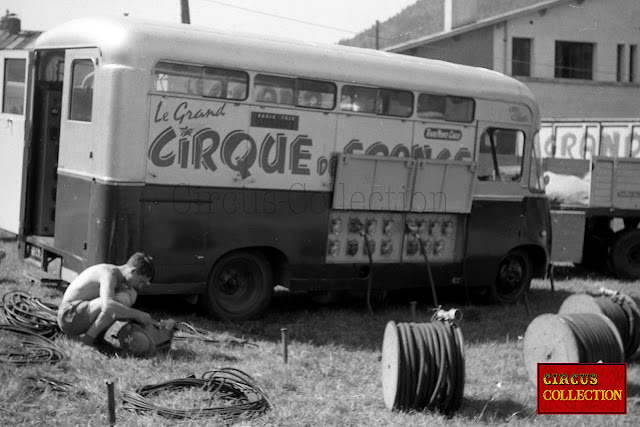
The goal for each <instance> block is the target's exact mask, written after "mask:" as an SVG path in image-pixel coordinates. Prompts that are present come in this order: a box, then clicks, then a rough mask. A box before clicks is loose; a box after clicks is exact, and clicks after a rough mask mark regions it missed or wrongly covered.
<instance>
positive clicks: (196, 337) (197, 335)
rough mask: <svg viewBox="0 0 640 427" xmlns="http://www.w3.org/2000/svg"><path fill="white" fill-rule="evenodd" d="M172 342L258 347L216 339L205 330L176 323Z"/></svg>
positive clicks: (237, 341)
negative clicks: (188, 341) (189, 341)
mask: <svg viewBox="0 0 640 427" xmlns="http://www.w3.org/2000/svg"><path fill="white" fill-rule="evenodd" d="M173 339H174V340H185V341H186V340H193V341H202V342H208V343H212V344H229V345H247V346H254V347H258V344H255V343H252V342H249V340H241V339H237V338H227V339H218V338H215V337H214V336H213V334H212V333H211V332H210V331H207V330H206V329H201V328H196V327H195V326H193V325H191V324H189V323H187V322H178V323H176V332H175V334H174V335H173Z"/></svg>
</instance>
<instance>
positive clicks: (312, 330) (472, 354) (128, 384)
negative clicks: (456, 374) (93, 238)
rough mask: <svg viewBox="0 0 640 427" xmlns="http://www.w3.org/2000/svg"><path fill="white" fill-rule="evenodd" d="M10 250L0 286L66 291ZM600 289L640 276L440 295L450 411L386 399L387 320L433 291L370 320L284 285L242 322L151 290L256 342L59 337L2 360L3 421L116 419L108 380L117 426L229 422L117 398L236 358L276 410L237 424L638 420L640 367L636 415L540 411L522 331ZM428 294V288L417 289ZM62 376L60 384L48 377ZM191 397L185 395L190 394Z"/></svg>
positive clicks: (52, 295)
mask: <svg viewBox="0 0 640 427" xmlns="http://www.w3.org/2000/svg"><path fill="white" fill-rule="evenodd" d="M0 249H4V250H5V251H6V252H7V258H6V259H5V260H4V261H3V262H2V263H1V264H0V295H4V294H5V293H6V292H8V291H11V290H22V291H26V292H28V293H30V294H31V295H33V296H36V297H38V298H40V299H41V300H42V301H45V302H51V303H56V304H57V303H58V302H59V301H60V298H61V296H62V290H60V289H58V288H55V287H47V286H42V285H40V284H32V283H31V282H29V280H28V279H27V278H26V277H25V275H24V271H25V270H31V269H32V267H30V266H28V265H25V264H23V263H22V262H20V261H19V260H18V255H17V249H16V243H15V242H14V241H7V240H5V241H0ZM600 286H606V287H609V288H612V289H617V290H620V291H622V292H624V293H626V294H628V295H630V296H633V297H634V298H636V299H638V298H640V286H639V284H638V283H630V282H618V281H615V280H607V279H600V278H597V277H590V276H588V275H585V274H583V273H582V272H580V271H578V270H576V269H568V268H565V269H561V270H559V271H558V274H557V278H556V282H555V292H553V293H552V292H551V291H550V285H549V282H543V281H535V282H534V284H533V287H532V290H531V292H530V293H529V298H528V300H529V303H528V310H527V306H526V305H525V304H522V303H521V304H516V305H509V306H491V305H473V304H470V303H468V302H467V300H466V299H465V297H464V295H462V296H456V295H447V294H446V293H445V292H440V293H439V297H440V299H441V303H443V305H444V306H445V308H450V307H457V308H459V309H460V310H462V312H463V314H464V318H463V320H462V321H460V322H459V325H460V327H461V329H462V332H463V334H464V338H465V352H466V380H465V392H464V401H463V403H462V407H461V409H460V410H459V411H458V412H457V413H456V414H455V415H454V416H453V417H452V418H446V417H444V416H443V415H439V414H432V413H401V412H390V411H388V410H387V409H386V407H385V405H384V402H383V398H382V385H381V368H380V358H381V346H382V339H383V334H384V328H385V325H386V323H387V321H389V320H395V321H399V322H404V321H410V320H411V318H410V316H411V315H410V310H409V302H410V301H411V300H418V306H417V308H418V310H417V316H418V318H417V321H419V322H426V321H428V320H429V317H430V314H429V313H428V304H429V300H428V297H429V295H430V291H429V290H428V289H426V288H425V290H424V291H415V292H414V293H413V294H412V295H408V294H406V293H405V294H397V295H392V296H391V298H390V300H389V301H388V303H387V304H386V306H385V307H384V308H377V309H376V312H375V317H374V318H372V317H371V316H370V315H369V313H368V312H367V310H366V307H365V303H364V300H362V299H357V298H346V299H344V300H342V301H341V302H340V303H338V304H333V305H328V306H321V305H318V304H315V303H313V302H312V301H311V300H310V299H308V298H307V297H305V296H304V295H294V294H289V293H287V292H278V293H277V294H276V295H275V297H274V301H273V303H272V305H271V307H270V309H269V311H268V312H267V314H266V316H265V317H264V318H263V319H261V320H258V321H251V322H243V323H227V322H217V321H212V320H210V319H207V318H205V317H200V316H198V315H195V314H193V313H192V312H191V306H190V305H188V304H187V303H183V302H181V301H179V300H176V299H175V298H172V299H167V298H144V299H142V300H141V304H142V308H143V309H145V310H147V311H149V312H150V313H151V314H152V315H153V316H154V318H157V319H164V318H173V319H175V320H178V321H186V322H189V323H190V324H192V325H194V326H196V327H199V328H206V329H208V330H210V331H212V332H213V333H215V334H216V336H218V337H220V338H221V339H223V338H230V337H235V338H243V339H248V340H249V341H250V342H252V343H255V344H256V345H257V346H256V347H254V346H235V347H234V346H230V345H214V344H210V343H204V342H197V341H180V342H176V341H174V343H173V346H172V349H171V351H170V352H169V353H168V354H164V355H161V356H159V357H157V358H154V359H151V360H139V359H133V358H121V357H108V356H105V355H104V354H102V353H100V352H98V351H96V350H94V349H91V348H88V347H85V346H82V345H81V344H79V343H77V342H75V341H71V340H68V339H66V338H64V337H63V338H59V339H58V340H57V343H58V344H59V346H60V347H61V348H62V349H63V350H64V351H65V352H66V353H67V355H68V358H67V359H65V360H64V361H62V362H61V363H59V364H57V365H53V366H50V365H38V366H26V367H15V366H13V365H5V364H0V382H1V383H2V387H0V426H38V425H46V426H103V425H108V418H107V388H106V385H105V380H113V381H115V385H116V403H117V425H119V426H154V427H159V426H200V425H203V426H204V425H209V426H214V425H221V423H219V420H216V419H214V418H209V419H201V420H192V421H188V420H185V421H176V420H168V419H165V418H162V417H160V416H158V415H141V414H137V413H134V412H131V411H127V410H124V409H123V408H122V407H121V402H122V393H123V392H124V391H126V390H131V391H133V390H134V389H136V388H138V387H140V386H143V385H149V384H157V383H160V382H162V381H166V380H171V379H177V378H182V377H184V376H186V375H189V374H192V373H193V374H196V375H197V376H201V375H202V374H203V373H204V372H206V371H209V370H212V369H216V368H221V367H234V368H238V369H240V370H242V371H244V372H246V373H248V374H249V375H251V376H252V377H253V378H254V379H255V380H256V381H257V383H258V384H259V385H260V386H261V387H262V388H263V389H264V391H265V392H266V393H267V395H268V396H269V399H270V400H271V402H272V403H273V405H274V409H273V410H272V411H270V412H268V413H267V414H266V415H263V416H261V417H259V418H255V419H251V420H241V421H239V422H237V423H236V424H235V425H237V426H398V427H400V426H401V427H407V426H445V425H446V426H482V425H488V424H490V425H513V426H523V425H539V426H585V425H588V426H591V425H593V426H596V425H607V426H613V425H640V366H639V364H638V362H630V363H629V364H628V414H627V415H618V416H606V415H600V416H586V415H564V416H561V415H558V416H551V415H537V414H536V396H535V390H536V389H535V385H534V384H532V383H531V382H530V381H529V379H528V376H527V373H526V371H525V368H524V363H523V352H522V349H523V345H522V336H523V335H524V333H525V331H526V328H527V326H528V325H529V323H530V322H531V321H532V320H533V319H534V318H535V317H536V316H538V315H539V314H542V313H557V311H558V308H559V307H560V304H561V303H562V301H563V300H564V299H565V298H566V297H567V296H568V295H570V294H571V293H577V292H584V291H594V290H597V288H599V287H600ZM420 294H421V295H420ZM281 328H287V330H288V334H289V341H290V344H289V348H288V363H287V364H285V363H284V362H283V358H282V347H281V343H280V338H281V332H280V330H281ZM43 379H50V380H53V381H54V382H62V381H64V382H66V383H68V384H69V385H68V386H67V387H65V388H63V389H56V388H54V387H51V386H50V385H48V384H50V383H46V382H45V381H42V380H43ZM160 398H161V399H164V400H162V402H166V405H176V407H182V406H180V405H185V404H193V405H196V406H200V407H202V406H207V404H208V402H206V400H203V399H205V397H203V396H199V395H198V394H197V393H196V394H191V395H185V396H180V395H175V396H165V397H160ZM185 402H188V403H185Z"/></svg>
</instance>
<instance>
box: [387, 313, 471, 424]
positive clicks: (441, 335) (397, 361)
mask: <svg viewBox="0 0 640 427" xmlns="http://www.w3.org/2000/svg"><path fill="white" fill-rule="evenodd" d="M464 376H465V369H464V341H463V337H462V331H461V330H460V328H458V327H457V326H456V325H454V324H453V323H451V322H449V321H439V320H436V321H433V322H430V323H396V322H394V321H390V322H388V323H387V326H386V328H385V331H384V339H383V343H382V393H383V398H384V403H385V405H386V406H387V408H388V409H389V410H401V411H408V410H418V411H421V410H424V409H427V410H429V411H440V412H442V413H444V414H448V415H450V414H453V413H454V412H455V411H457V410H458V409H459V408H460V405H461V404H462V396H463V393H464Z"/></svg>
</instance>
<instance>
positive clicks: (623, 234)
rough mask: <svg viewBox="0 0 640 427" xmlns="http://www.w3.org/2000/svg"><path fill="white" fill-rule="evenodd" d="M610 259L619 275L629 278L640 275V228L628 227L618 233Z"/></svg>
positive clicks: (612, 246) (636, 277)
mask: <svg viewBox="0 0 640 427" xmlns="http://www.w3.org/2000/svg"><path fill="white" fill-rule="evenodd" d="M609 261H610V263H611V268H612V269H613V272H614V273H615V274H616V275H617V276H618V277H620V278H622V279H629V280H635V279H638V278H639V277H640V229H636V228H627V229H624V230H621V231H619V232H617V233H616V235H615V237H614V238H613V242H612V243H611V250H610V251H609Z"/></svg>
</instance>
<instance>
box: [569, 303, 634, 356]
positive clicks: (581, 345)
mask: <svg viewBox="0 0 640 427" xmlns="http://www.w3.org/2000/svg"><path fill="white" fill-rule="evenodd" d="M558 316H559V317H560V319H561V320H562V321H564V322H565V323H566V324H567V325H568V326H569V328H570V329H571V332H573V335H574V337H575V338H576V341H577V342H578V353H579V359H580V360H579V361H580V363H598V362H599V361H602V362H604V363H619V362H623V361H624V355H623V354H622V351H621V350H622V348H621V342H620V338H619V337H618V336H616V334H617V332H616V330H615V328H614V327H612V325H611V324H609V323H608V322H607V320H608V319H607V318H605V317H604V316H602V315H600V314H595V313H573V314H559V315H558Z"/></svg>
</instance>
